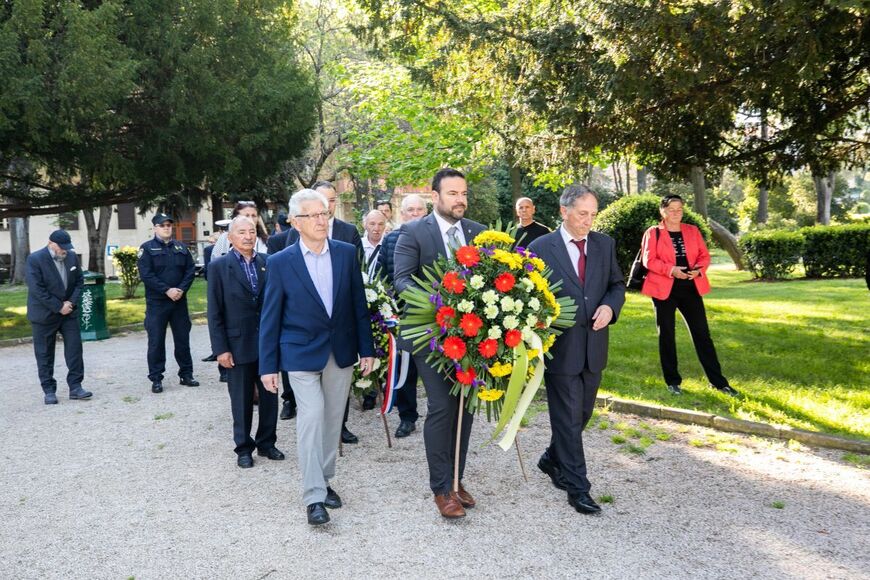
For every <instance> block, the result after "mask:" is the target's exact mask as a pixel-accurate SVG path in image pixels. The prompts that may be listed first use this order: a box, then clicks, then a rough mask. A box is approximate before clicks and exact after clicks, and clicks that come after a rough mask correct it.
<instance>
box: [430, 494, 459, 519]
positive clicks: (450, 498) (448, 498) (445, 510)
mask: <svg viewBox="0 0 870 580" xmlns="http://www.w3.org/2000/svg"><path fill="white" fill-rule="evenodd" d="M435 505H436V506H438V511H439V512H441V515H442V516H444V517H445V518H464V517H465V510H464V509H463V508H462V504H461V503H459V498H457V497H456V496H455V495H454V494H453V493H452V492H451V493H448V494H445V495H438V494H437V493H436V494H435Z"/></svg>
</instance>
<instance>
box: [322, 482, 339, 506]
mask: <svg viewBox="0 0 870 580" xmlns="http://www.w3.org/2000/svg"><path fill="white" fill-rule="evenodd" d="M323 505H325V506H326V507H328V508H329V509H331V510H336V509H338V508H340V507H341V498H340V497H338V494H337V493H335V490H334V489H332V488H331V487H327V488H326V499H325V500H323Z"/></svg>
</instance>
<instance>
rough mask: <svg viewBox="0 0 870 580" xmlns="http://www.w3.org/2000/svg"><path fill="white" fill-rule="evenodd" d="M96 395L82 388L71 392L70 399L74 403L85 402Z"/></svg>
mask: <svg viewBox="0 0 870 580" xmlns="http://www.w3.org/2000/svg"><path fill="white" fill-rule="evenodd" d="M93 396H94V394H93V393H92V392H90V391H86V390H84V389H83V388H82V387H78V388H76V389H73V390H71V391H70V392H69V398H70V399H72V400H74V401H84V400H85V399H90V398H91V397H93Z"/></svg>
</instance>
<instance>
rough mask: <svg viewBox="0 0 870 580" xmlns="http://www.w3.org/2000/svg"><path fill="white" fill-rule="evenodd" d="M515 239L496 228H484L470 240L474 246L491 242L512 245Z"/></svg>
mask: <svg viewBox="0 0 870 580" xmlns="http://www.w3.org/2000/svg"><path fill="white" fill-rule="evenodd" d="M515 241H516V240H514V239H513V238H512V237H510V236H509V235H507V234H506V233H504V232H500V231H498V230H485V231H483V232H480V233H479V234H477V236H476V237H475V238H474V241H473V242H472V243H473V244H474V245H475V246H487V245H491V244H505V245H507V246H510V245H512V244H513V243H514V242H515Z"/></svg>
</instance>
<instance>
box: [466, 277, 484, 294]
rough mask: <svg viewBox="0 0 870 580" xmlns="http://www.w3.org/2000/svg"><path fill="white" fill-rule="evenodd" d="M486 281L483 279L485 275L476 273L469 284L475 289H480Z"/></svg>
mask: <svg viewBox="0 0 870 580" xmlns="http://www.w3.org/2000/svg"><path fill="white" fill-rule="evenodd" d="M484 283H485V282H484V280H483V276H481V275H480V274H475V275H474V276H472V277H471V279H470V280H469V281H468V285H469V286H471V287H472V288H474V289H475V290H480V289H481V288H483V285H484Z"/></svg>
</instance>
